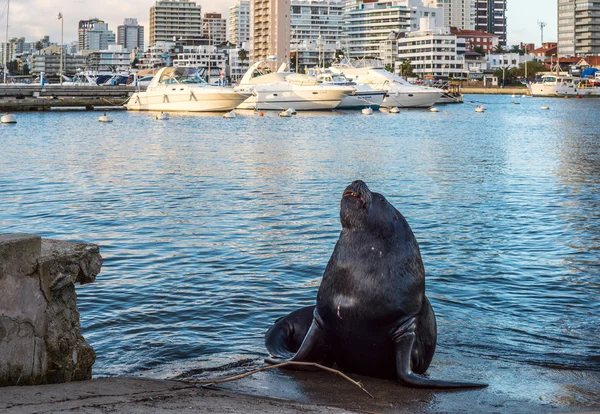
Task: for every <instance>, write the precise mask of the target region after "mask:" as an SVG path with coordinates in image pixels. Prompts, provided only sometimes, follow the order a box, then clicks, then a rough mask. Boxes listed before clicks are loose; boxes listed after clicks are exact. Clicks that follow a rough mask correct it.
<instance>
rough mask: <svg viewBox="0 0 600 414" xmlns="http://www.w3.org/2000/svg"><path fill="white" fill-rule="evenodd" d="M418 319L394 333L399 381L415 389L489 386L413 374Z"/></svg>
mask: <svg viewBox="0 0 600 414" xmlns="http://www.w3.org/2000/svg"><path fill="white" fill-rule="evenodd" d="M415 331H416V318H411V319H409V320H408V321H406V322H405V323H403V324H402V325H401V326H400V327H399V328H397V329H396V330H395V331H394V332H393V333H392V341H393V342H394V351H395V353H396V375H397V377H398V381H400V382H401V383H402V384H403V385H406V386H407V387H415V388H484V387H487V384H478V383H471V382H454V381H441V380H434V379H431V378H427V377H422V376H420V375H418V374H415V373H414V372H412V367H411V355H412V351H413V345H414V343H415V337H416V334H415Z"/></svg>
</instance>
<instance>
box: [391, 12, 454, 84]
mask: <svg viewBox="0 0 600 414" xmlns="http://www.w3.org/2000/svg"><path fill="white" fill-rule="evenodd" d="M430 27H431V28H430ZM464 53H465V40H464V39H461V38H459V37H457V36H456V35H454V34H452V33H451V32H450V28H449V27H442V28H436V27H435V26H434V25H433V24H432V22H431V21H430V20H429V19H426V18H424V19H422V21H421V30H419V31H416V32H409V33H406V34H405V36H404V37H401V38H400V39H398V61H400V62H401V61H405V60H409V61H410V63H411V65H412V67H413V72H414V74H415V75H416V76H417V77H419V78H425V77H429V76H431V77H434V78H444V79H445V78H448V77H462V76H463V72H464Z"/></svg>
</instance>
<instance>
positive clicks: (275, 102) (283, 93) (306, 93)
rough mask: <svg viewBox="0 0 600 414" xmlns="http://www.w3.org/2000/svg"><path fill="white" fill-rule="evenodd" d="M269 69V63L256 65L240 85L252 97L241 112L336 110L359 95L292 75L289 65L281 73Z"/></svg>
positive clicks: (344, 86) (296, 74) (337, 86)
mask: <svg viewBox="0 0 600 414" xmlns="http://www.w3.org/2000/svg"><path fill="white" fill-rule="evenodd" d="M265 66H267V62H266V61H260V62H257V63H255V64H254V65H252V66H251V67H250V68H249V69H248V71H247V72H246V74H245V75H244V77H243V78H242V80H241V81H240V84H239V88H240V90H241V91H244V92H246V93H252V96H251V97H249V98H248V99H247V100H246V101H245V102H244V103H242V104H241V105H240V106H238V108H239V109H255V110H279V111H281V110H285V109H287V108H290V107H293V108H295V109H296V110H298V111H315V110H332V109H335V108H336V107H337V106H338V105H339V104H340V102H342V99H344V98H345V97H346V96H348V95H351V94H353V93H354V91H355V89H354V87H352V86H349V85H326V84H323V82H321V81H320V80H319V79H317V78H316V77H314V76H310V75H303V74H299V73H293V72H288V71H287V70H286V69H287V65H286V64H285V63H284V64H282V65H281V66H280V67H279V69H278V70H277V72H272V71H271V70H270V69H269V68H268V67H265Z"/></svg>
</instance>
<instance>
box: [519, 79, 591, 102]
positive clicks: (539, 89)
mask: <svg viewBox="0 0 600 414" xmlns="http://www.w3.org/2000/svg"><path fill="white" fill-rule="evenodd" d="M527 88H529V92H531V96H533V97H538V96H554V97H564V96H574V97H575V96H600V92H599V91H600V88H594V87H588V86H586V84H585V83H584V82H582V81H581V79H580V78H575V77H572V76H559V75H547V76H544V77H543V78H542V80H541V81H540V82H535V83H530V84H528V85H527Z"/></svg>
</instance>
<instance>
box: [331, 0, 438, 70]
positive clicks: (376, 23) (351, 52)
mask: <svg viewBox="0 0 600 414" xmlns="http://www.w3.org/2000/svg"><path fill="white" fill-rule="evenodd" d="M423 17H427V18H432V19H433V20H434V21H435V24H436V25H438V26H441V25H442V14H441V11H440V9H438V8H434V7H425V6H423V2H422V0H375V1H368V2H367V1H366V0H347V1H346V2H345V4H344V20H345V21H344V29H343V30H344V44H343V45H342V46H343V48H342V49H343V50H344V52H345V54H346V56H348V57H351V58H361V57H372V58H382V56H381V53H382V50H385V47H383V48H382V43H385V42H387V41H388V40H389V39H390V33H392V32H393V33H395V34H399V33H403V32H407V31H409V30H413V31H414V30H418V29H419V24H420V19H421V18H423Z"/></svg>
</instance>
